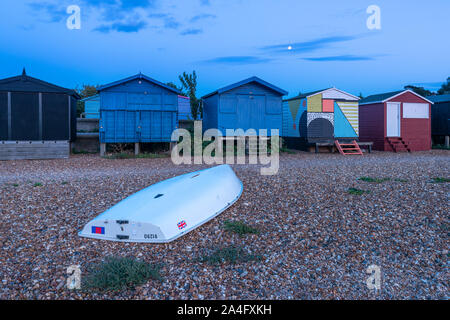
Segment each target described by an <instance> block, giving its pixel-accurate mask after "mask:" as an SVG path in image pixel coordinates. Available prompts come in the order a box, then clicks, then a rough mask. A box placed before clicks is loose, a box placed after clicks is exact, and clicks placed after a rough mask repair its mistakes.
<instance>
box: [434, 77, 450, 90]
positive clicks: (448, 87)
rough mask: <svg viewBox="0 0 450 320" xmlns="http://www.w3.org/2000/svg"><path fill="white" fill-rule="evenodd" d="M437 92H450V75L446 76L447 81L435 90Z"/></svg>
mask: <svg viewBox="0 0 450 320" xmlns="http://www.w3.org/2000/svg"><path fill="white" fill-rule="evenodd" d="M437 93H438V94H446V93H450V77H448V78H447V82H445V83H443V84H442V86H441V88H440V89H439V90H438V92H437Z"/></svg>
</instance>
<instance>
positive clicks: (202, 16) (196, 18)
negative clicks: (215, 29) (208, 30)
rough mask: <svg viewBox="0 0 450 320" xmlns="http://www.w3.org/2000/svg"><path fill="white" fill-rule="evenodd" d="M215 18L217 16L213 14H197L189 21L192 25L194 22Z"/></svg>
mask: <svg viewBox="0 0 450 320" xmlns="http://www.w3.org/2000/svg"><path fill="white" fill-rule="evenodd" d="M215 18H217V16H216V15H214V14H208V13H202V14H198V15H196V16H193V17H192V18H191V20H190V21H191V22H192V23H194V22H198V21H200V20H205V19H215Z"/></svg>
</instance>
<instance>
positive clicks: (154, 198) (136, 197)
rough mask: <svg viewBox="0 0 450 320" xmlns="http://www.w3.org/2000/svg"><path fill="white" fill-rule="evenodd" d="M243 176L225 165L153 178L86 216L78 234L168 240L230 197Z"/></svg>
mask: <svg viewBox="0 0 450 320" xmlns="http://www.w3.org/2000/svg"><path fill="white" fill-rule="evenodd" d="M242 189H243V186H242V182H241V181H240V180H239V178H238V177H237V176H236V174H235V173H234V172H233V170H232V169H231V167H230V166H229V165H222V166H218V167H214V168H210V169H206V170H201V171H197V172H193V173H188V174H184V175H181V176H178V177H175V178H171V179H168V180H165V181H162V182H159V183H156V184H154V185H152V186H150V187H148V188H146V189H143V190H141V191H139V192H137V193H135V194H133V195H131V196H129V197H128V198H126V199H124V200H122V201H121V202H119V203H118V204H117V205H115V206H114V207H112V208H111V209H109V210H107V211H105V212H104V213H102V214H100V215H99V216H98V217H97V218H95V219H94V220H92V221H90V222H89V223H88V224H87V225H86V226H85V227H84V228H83V230H82V231H81V232H80V233H79V235H80V236H82V237H88V238H95V239H103V240H112V241H123V242H152V243H160V242H170V241H172V240H175V239H177V238H178V237H180V236H182V235H183V234H186V233H188V232H189V231H192V230H194V229H195V228H197V227H198V226H200V225H202V224H203V223H205V222H207V221H208V220H211V219H212V218H214V217H215V216H217V215H218V214H220V213H221V212H223V211H224V210H225V209H227V208H228V207H230V206H231V205H232V204H233V203H235V202H236V201H237V200H238V199H239V197H240V196H241V194H242Z"/></svg>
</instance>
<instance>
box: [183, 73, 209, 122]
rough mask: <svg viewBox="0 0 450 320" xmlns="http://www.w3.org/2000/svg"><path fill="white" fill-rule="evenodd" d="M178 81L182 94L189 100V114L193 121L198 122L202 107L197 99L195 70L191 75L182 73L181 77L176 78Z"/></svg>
mask: <svg viewBox="0 0 450 320" xmlns="http://www.w3.org/2000/svg"><path fill="white" fill-rule="evenodd" d="M178 78H179V79H180V82H181V85H182V86H183V90H184V92H185V93H186V94H187V96H188V97H189V99H190V104H191V114H192V118H193V119H194V120H198V119H199V118H201V116H202V115H203V106H202V101H201V99H197V95H196V94H197V74H196V73H195V70H194V71H193V72H192V74H188V73H186V72H183V74H182V75H180V76H179V77H178Z"/></svg>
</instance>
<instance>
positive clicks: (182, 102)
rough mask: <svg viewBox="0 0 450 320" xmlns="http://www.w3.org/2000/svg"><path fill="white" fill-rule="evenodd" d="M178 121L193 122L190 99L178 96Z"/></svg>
mask: <svg viewBox="0 0 450 320" xmlns="http://www.w3.org/2000/svg"><path fill="white" fill-rule="evenodd" d="M178 120H193V119H192V112H191V102H190V99H189V98H188V97H183V96H178Z"/></svg>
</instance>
